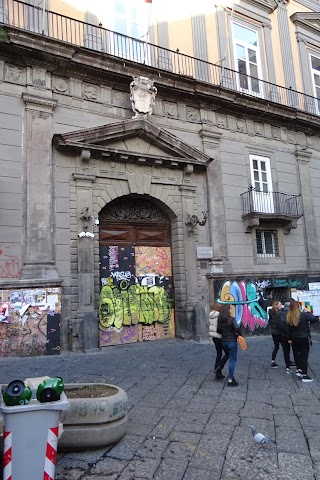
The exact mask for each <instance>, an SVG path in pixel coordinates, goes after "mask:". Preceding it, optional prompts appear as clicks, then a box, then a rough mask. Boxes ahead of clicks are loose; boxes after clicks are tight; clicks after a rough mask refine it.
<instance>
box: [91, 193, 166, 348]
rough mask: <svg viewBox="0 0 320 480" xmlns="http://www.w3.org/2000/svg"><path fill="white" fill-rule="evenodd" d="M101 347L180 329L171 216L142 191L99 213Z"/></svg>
mask: <svg viewBox="0 0 320 480" xmlns="http://www.w3.org/2000/svg"><path fill="white" fill-rule="evenodd" d="M99 222H100V227H99V242H100V248H99V254H100V282H101V292H100V307H99V321H100V346H107V345H114V344H119V343H121V344H123V343H130V342H137V341H142V340H155V339H162V338H170V337H173V336H174V334H175V328H174V308H173V299H174V296H173V273H172V259H171V221H170V218H169V217H168V215H167V214H166V213H165V212H164V211H163V210H162V209H161V208H159V206H157V205H156V204H155V203H154V202H152V201H151V200H149V199H146V198H145V197H144V196H140V195H127V196H124V197H120V198H118V199H116V200H114V201H112V202H110V203H109V204H108V205H106V206H105V207H104V208H103V209H102V210H101V212H100V214H99Z"/></svg>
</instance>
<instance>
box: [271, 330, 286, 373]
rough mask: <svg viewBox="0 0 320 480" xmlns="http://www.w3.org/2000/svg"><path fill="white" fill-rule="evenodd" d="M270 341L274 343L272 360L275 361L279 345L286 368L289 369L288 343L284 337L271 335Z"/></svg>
mask: <svg viewBox="0 0 320 480" xmlns="http://www.w3.org/2000/svg"><path fill="white" fill-rule="evenodd" d="M272 340H273V343H274V348H273V350H272V360H275V359H276V356H277V353H278V351H279V346H280V345H281V346H282V350H283V357H284V361H285V364H286V368H290V343H288V340H287V339H286V337H283V336H282V335H272Z"/></svg>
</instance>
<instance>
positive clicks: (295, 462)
mask: <svg viewBox="0 0 320 480" xmlns="http://www.w3.org/2000/svg"><path fill="white" fill-rule="evenodd" d="M247 343H248V350H247V351H239V355H238V363H237V367H236V374H235V376H236V379H237V380H238V381H239V387H235V388H228V387H226V384H225V382H224V381H215V380H214V374H213V368H212V366H213V362H214V346H213V345H200V344H198V343H195V342H193V341H184V340H179V339H174V340H167V341H157V342H147V343H140V344H132V345H125V346H114V347H109V348H107V349H105V350H104V351H103V352H99V353H96V354H75V353H72V354H65V355H60V356H54V357H51V356H50V357H33V358H20V359H19V358H10V359H0V381H1V383H8V382H10V381H11V380H13V379H16V378H27V377H35V376H42V375H52V376H54V375H60V376H62V377H63V378H64V380H65V382H73V381H104V382H108V383H112V384H115V385H118V386H120V387H122V388H123V389H124V390H125V391H126V392H127V394H128V396H129V404H130V412H129V428H128V432H127V434H126V435H125V436H124V437H123V438H122V439H121V440H120V441H119V442H118V443H117V444H116V445H115V446H113V448H104V449H100V450H92V451H85V452H78V453H68V454H60V455H59V459H58V463H57V468H56V480H80V479H81V480H101V479H108V480H142V479H144V480H145V479H156V480H182V479H183V480H289V479H290V480H320V448H319V447H320V401H319V399H320V383H319V381H320V336H319V335H315V338H314V342H313V347H312V349H311V354H310V359H309V360H310V375H311V376H312V377H313V378H314V382H313V383H311V384H303V383H302V382H301V380H300V379H298V378H297V377H296V375H295V369H294V368H292V373H291V374H287V373H285V368H284V362H283V357H282V352H281V351H279V353H278V357H277V361H278V363H279V368H278V369H270V354H271V349H272V341H271V338H270V337H255V338H253V337H251V338H249V339H248V340H247ZM251 424H254V425H255V426H256V428H257V429H258V431H260V432H263V433H264V434H265V435H267V436H269V437H270V438H272V439H275V440H276V445H270V446H268V447H265V448H259V447H258V446H256V444H255V443H254V440H253V438H252V435H251V430H250V425H251Z"/></svg>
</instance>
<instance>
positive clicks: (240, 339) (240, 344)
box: [238, 335, 248, 350]
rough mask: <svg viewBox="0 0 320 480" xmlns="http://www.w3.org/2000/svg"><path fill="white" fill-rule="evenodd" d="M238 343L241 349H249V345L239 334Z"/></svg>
mask: <svg viewBox="0 0 320 480" xmlns="http://www.w3.org/2000/svg"><path fill="white" fill-rule="evenodd" d="M238 343H239V347H240V348H241V350H247V348H248V346H247V344H246V341H245V339H244V338H243V337H242V336H241V335H238Z"/></svg>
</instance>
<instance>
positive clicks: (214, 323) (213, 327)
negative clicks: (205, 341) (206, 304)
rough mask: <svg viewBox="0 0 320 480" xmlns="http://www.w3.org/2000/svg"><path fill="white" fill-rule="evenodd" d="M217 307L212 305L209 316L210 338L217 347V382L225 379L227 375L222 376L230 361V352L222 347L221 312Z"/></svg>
mask: <svg viewBox="0 0 320 480" xmlns="http://www.w3.org/2000/svg"><path fill="white" fill-rule="evenodd" d="M215 307H216V305H215V304H214V305H212V309H211V311H210V314H209V336H210V337H211V338H212V341H213V343H214V345H215V347H216V353H217V356H216V362H215V366H214V372H215V374H216V380H222V379H223V378H225V375H223V374H222V369H223V367H224V366H225V364H226V362H227V361H228V359H229V354H228V352H227V351H226V350H225V349H224V348H223V346H222V340H221V335H220V333H218V332H217V328H218V316H219V311H218V308H219V307H216V308H215ZM222 351H223V352H224V356H223V357H222Z"/></svg>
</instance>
